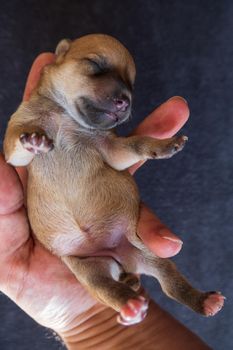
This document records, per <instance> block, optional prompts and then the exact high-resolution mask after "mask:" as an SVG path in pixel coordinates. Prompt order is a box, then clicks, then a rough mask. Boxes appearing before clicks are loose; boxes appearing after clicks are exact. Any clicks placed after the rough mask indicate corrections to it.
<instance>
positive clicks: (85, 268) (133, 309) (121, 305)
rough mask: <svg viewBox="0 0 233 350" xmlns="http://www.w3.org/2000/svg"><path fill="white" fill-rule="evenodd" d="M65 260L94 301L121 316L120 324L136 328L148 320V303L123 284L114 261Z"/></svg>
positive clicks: (119, 271)
mask: <svg viewBox="0 0 233 350" xmlns="http://www.w3.org/2000/svg"><path fill="white" fill-rule="evenodd" d="M62 260H63V261H64V262H65V264H66V265H67V266H68V267H69V268H70V270H71V271H72V272H73V273H74V275H75V276H76V277H77V279H78V280H79V281H80V283H81V284H82V285H84V286H85V287H86V288H87V289H88V291H89V292H90V293H91V294H92V295H93V296H94V297H95V298H97V299H98V300H99V301H101V302H102V303H104V304H106V305H108V306H110V307H112V308H113V309H115V310H116V311H119V312H120V314H119V316H118V318H117V320H118V322H119V323H121V324H124V325H131V324H135V323H138V322H140V321H142V320H143V318H144V317H145V316H146V311H147V308H148V303H147V301H146V299H145V298H144V297H143V296H140V295H138V293H136V292H135V291H134V290H133V289H131V288H130V286H129V285H127V284H125V283H122V282H120V276H121V275H122V272H123V270H122V268H121V266H120V265H119V264H118V263H117V262H116V261H115V260H114V259H112V258H109V257H88V258H78V257H75V256H67V257H63V258H62Z"/></svg>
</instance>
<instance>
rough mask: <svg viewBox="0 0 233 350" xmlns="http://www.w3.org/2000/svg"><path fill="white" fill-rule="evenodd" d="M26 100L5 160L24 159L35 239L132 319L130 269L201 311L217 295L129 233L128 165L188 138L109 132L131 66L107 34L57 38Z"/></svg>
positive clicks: (135, 200)
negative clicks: (51, 57)
mask: <svg viewBox="0 0 233 350" xmlns="http://www.w3.org/2000/svg"><path fill="white" fill-rule="evenodd" d="M56 55H57V58H56V61H55V62H54V63H53V64H51V65H49V66H46V67H45V68H44V70H43V74H42V76H41V79H40V82H39V84H38V86H37V88H36V89H35V90H34V92H33V94H32V95H31V98H30V100H29V101H28V102H23V103H22V104H21V105H20V107H19V108H18V110H17V111H16V112H15V113H14V115H13V116H12V117H11V120H10V122H9V125H8V129H7V132H6V137H5V141H4V151H5V157H6V160H7V162H9V163H10V164H12V165H15V166H28V172H29V178H28V213H29V219H30V223H31V226H32V229H33V231H34V233H35V235H36V237H37V239H38V240H39V241H40V242H41V243H42V244H43V245H44V246H45V247H46V248H47V249H49V250H50V251H51V252H52V253H54V254H56V255H57V256H59V257H61V259H62V260H63V261H64V263H65V264H66V265H67V266H68V268H69V269H70V270H71V271H72V272H73V273H74V275H75V276H76V277H77V279H78V280H79V281H80V283H82V284H83V285H84V286H85V287H86V288H87V289H88V290H89V292H90V293H92V294H93V295H94V296H95V297H96V298H97V299H98V300H99V301H101V302H102V303H104V304H106V305H108V306H110V307H112V308H114V309H115V310H117V311H119V316H118V322H120V323H122V324H124V325H131V324H134V323H137V322H140V321H141V320H142V319H143V318H144V317H145V315H146V311H147V307H148V301H147V300H146V298H145V297H143V296H142V295H141V292H140V291H139V281H138V278H137V276H136V274H146V275H151V276H154V277H156V278H157V279H158V280H159V282H160V284H161V287H162V289H163V291H164V292H165V293H166V294H167V295H168V296H170V297H171V298H173V299H175V300H177V301H179V302H181V303H183V304H185V305H187V306H188V307H190V308H191V309H193V310H195V311H196V312H199V313H201V314H203V315H206V316H209V315H214V314H215V313H217V312H218V311H219V310H220V309H221V308H222V306H223V302H224V297H223V296H222V295H221V294H220V293H218V292H201V291H199V290H196V289H194V288H193V287H192V286H191V285H190V284H189V283H188V282H187V281H186V279H185V278H184V277H183V276H182V275H181V274H180V273H179V272H178V271H177V269H176V267H175V265H174V264H173V263H172V262H171V261H170V260H168V259H161V258H158V257H157V256H155V255H154V254H153V253H152V252H151V251H149V250H148V249H147V247H146V246H145V245H144V244H143V242H142V241H141V240H140V238H139V236H138V235H137V222H138V216H139V195H138V190H137V187H136V184H135V182H134V180H133V178H132V177H131V175H130V174H129V173H128V171H127V170H126V169H127V168H128V167H130V166H131V165H133V164H135V163H137V162H138V161H140V160H146V159H159V158H169V157H171V156H173V155H174V154H175V153H177V152H179V151H181V150H182V148H183V147H184V144H185V142H186V140H187V138H186V137H185V136H176V137H172V138H169V139H165V140H157V139H153V138H151V137H141V136H131V137H128V138H123V137H117V136H116V134H115V133H114V132H113V131H112V129H113V128H114V127H116V126H117V125H119V124H121V123H123V122H124V121H126V120H127V119H128V118H129V117H130V114H131V104H132V89H133V84H134V79H135V65H134V61H133V59H132V57H131V56H130V54H129V52H128V51H127V49H126V48H125V47H124V46H123V45H122V44H121V43H119V42H118V41H117V40H116V39H114V38H112V37H109V36H107V35H100V34H98V35H87V36H85V37H82V38H80V39H77V40H75V41H73V42H71V41H69V40H62V41H61V42H60V43H59V44H58V46H57V49H56Z"/></svg>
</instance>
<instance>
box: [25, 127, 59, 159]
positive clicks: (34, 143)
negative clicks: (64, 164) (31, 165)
mask: <svg viewBox="0 0 233 350" xmlns="http://www.w3.org/2000/svg"><path fill="white" fill-rule="evenodd" d="M19 139H20V142H21V144H22V145H23V147H24V148H25V149H26V150H27V151H29V152H32V153H34V154H40V153H47V152H49V151H51V150H52V149H53V147H54V146H53V142H52V140H50V139H49V138H47V137H46V136H45V135H39V134H38V133H36V132H33V133H32V134H28V133H24V134H21V135H20V138H19Z"/></svg>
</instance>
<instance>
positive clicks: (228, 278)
mask: <svg viewBox="0 0 233 350" xmlns="http://www.w3.org/2000/svg"><path fill="white" fill-rule="evenodd" d="M93 32H103V33H107V34H110V35H113V36H116V37H117V38H118V39H120V40H121V41H122V42H123V43H124V44H125V45H126V46H127V47H128V48H129V49H130V51H131V52H132V54H133V56H134V57H135V60H136V64H137V82H136V90H135V101H134V113H133V116H134V118H133V121H132V122H131V123H130V124H128V125H125V126H124V130H123V131H122V132H123V133H126V132H128V131H130V130H131V129H132V128H133V127H134V126H135V125H136V124H137V123H138V122H139V121H141V120H142V119H143V118H144V117H145V116H146V115H147V114H148V113H149V112H150V111H151V110H152V109H153V108H154V107H155V106H157V105H159V104H160V103H162V102H163V101H164V100H166V99H167V98H169V97H171V96H172V95H182V96H184V97H185V98H186V99H187V100H188V103H189V106H190V109H191V118H190V121H189V122H188V123H187V125H186V126H185V127H184V128H183V133H185V134H187V135H188V136H189V139H190V141H189V143H188V145H187V147H186V148H185V150H184V151H183V152H181V153H180V154H178V155H177V156H176V157H174V158H172V159H170V160H167V161H157V162H148V163H147V164H146V165H145V166H144V168H143V169H141V170H140V171H139V172H138V174H137V176H136V177H137V181H138V183H139V186H140V190H141V194H142V198H143V200H144V201H146V202H147V203H148V204H149V205H150V206H151V207H152V209H153V210H155V211H156V212H157V213H158V214H159V216H160V217H161V219H162V220H163V221H164V222H166V223H167V224H168V225H169V226H170V227H171V228H172V229H173V230H174V232H176V233H177V234H179V235H180V236H181V237H182V239H183V240H184V246H183V250H182V252H181V253H180V254H179V256H178V257H176V258H175V260H176V261H177V264H178V266H179V267H180V269H181V270H182V271H183V272H184V274H185V275H186V276H187V277H188V278H189V279H190V281H192V283H193V284H194V285H195V286H197V287H198V288H201V289H205V290H214V289H217V290H221V291H222V292H223V293H224V294H225V295H226V296H227V301H226V305H225V308H224V310H223V311H222V312H221V313H220V314H219V315H217V316H216V317H214V318H208V319H207V318H203V317H201V316H199V315H196V314H194V313H193V312H192V311H189V310H188V309H186V308H185V307H183V306H181V305H178V304H177V303H175V302H173V301H171V300H168V298H166V297H165V296H164V295H163V294H162V292H161V291H160V288H159V286H158V284H157V282H156V281H154V280H149V279H145V286H146V287H147V288H148V289H149V290H150V293H151V295H152V296H153V298H154V299H155V300H156V301H157V302H159V303H160V304H161V305H162V306H163V307H164V308H166V309H167V310H169V311H170V312H171V313H172V314H173V315H175V317H177V318H178V319H179V320H181V321H182V322H183V323H184V324H185V325H186V326H188V327H190V328H191V329H192V330H193V331H195V332H196V333H197V334H199V335H200V336H201V337H202V338H203V339H204V340H205V341H206V342H207V343H209V344H210V345H211V346H212V347H213V348H214V349H219V350H222V349H224V350H227V349H232V346H233V342H232V336H233V332H232V306H231V299H232V287H233V285H232V259H231V257H232V250H231V246H232V226H233V225H232V224H233V220H232V217H233V213H232V208H233V196H232V191H233V183H232V182H233V157H232V142H231V138H232V129H233V115H232V114H233V2H232V1H231V0H229V1H227V0H221V1H214V0H212V1H211V0H205V1H203V0H201V1H199V0H197V1H185V0H184V1H177V0H176V1H175V0H174V1H168V0H167V1H158V0H157V1H156V0H154V1H153V0H151V1H149V0H148V1H139V0H138V1H127V0H124V1H110V0H109V1H107V0H106V1H89V0H85V1H82V0H80V1H78V0H76V1H75V0H74V1H72V0H69V1H65V0H56V1H49V0H46V1H44V0H40V1H22V0H21V1H20V0H18V1H16V0H11V1H8V2H3V1H1V3H0V50H1V51H0V53H1V55H0V77H1V78H0V123H1V124H0V132H1V135H0V136H1V143H2V138H3V134H4V130H5V127H6V123H7V120H8V118H9V117H10V115H11V114H12V113H13V112H14V110H15V109H16V107H17V106H18V104H19V103H20V101H21V98H22V93H23V88H24V85H25V80H26V76H27V73H28V70H29V68H30V65H31V63H32V61H33V59H34V58H35V57H36V55H37V54H39V53H40V52H43V51H46V50H48V51H51V50H52V51H53V50H54V48H55V46H56V44H57V42H58V41H59V40H60V39H61V38H64V37H70V38H76V37H79V36H81V35H84V34H88V33H93ZM0 317H1V326H0V348H1V350H11V349H16V350H28V349H35V350H36V349H58V348H59V346H60V345H59V343H57V342H56V341H54V340H53V337H52V336H51V333H50V331H48V330H45V329H43V328H41V327H40V326H38V325H37V324H35V323H34V322H33V321H32V320H31V319H30V318H29V317H27V316H26V315H25V314H24V313H23V312H22V311H20V310H19V309H18V308H17V307H16V306H15V305H14V304H13V303H12V302H11V301H9V300H8V299H7V298H6V297H5V296H3V295H1V296H0ZM168 336H169V335H168Z"/></svg>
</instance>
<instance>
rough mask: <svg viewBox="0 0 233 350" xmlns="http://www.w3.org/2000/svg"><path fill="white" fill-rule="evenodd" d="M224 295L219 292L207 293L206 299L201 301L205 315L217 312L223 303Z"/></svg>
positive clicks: (212, 314)
mask: <svg viewBox="0 0 233 350" xmlns="http://www.w3.org/2000/svg"><path fill="white" fill-rule="evenodd" d="M224 299H225V297H224V296H223V295H221V293H220V292H210V293H208V295H207V297H206V299H205V300H204V302H203V310H204V314H205V315H206V316H214V315H215V314H217V313H218V312H219V311H220V310H221V309H222V307H223V305H224Z"/></svg>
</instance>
